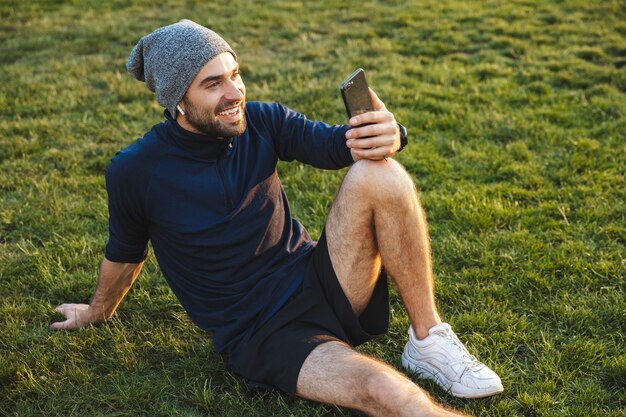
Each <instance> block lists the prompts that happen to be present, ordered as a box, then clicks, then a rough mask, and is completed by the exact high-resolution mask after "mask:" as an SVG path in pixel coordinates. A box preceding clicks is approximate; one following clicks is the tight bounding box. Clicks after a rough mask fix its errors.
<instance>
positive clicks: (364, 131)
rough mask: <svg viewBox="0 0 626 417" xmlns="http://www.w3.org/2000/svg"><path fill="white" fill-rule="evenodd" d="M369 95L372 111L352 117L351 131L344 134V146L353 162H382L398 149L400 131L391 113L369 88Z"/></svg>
mask: <svg viewBox="0 0 626 417" xmlns="http://www.w3.org/2000/svg"><path fill="white" fill-rule="evenodd" d="M369 93H370V98H371V101H372V105H373V107H374V110H373V111H369V112H367V113H362V114H359V115H357V116H354V117H352V118H351V119H350V126H352V129H350V130H348V131H347V132H346V139H347V142H346V144H347V146H348V148H350V152H351V153H352V158H353V159H354V160H355V161H358V160H359V159H371V160H374V161H379V160H383V159H386V158H390V157H392V156H393V155H395V153H396V152H397V151H398V149H400V129H399V128H398V123H396V119H395V117H394V115H393V113H391V112H389V111H388V110H387V108H386V107H385V104H384V103H383V102H382V101H381V100H380V99H379V98H378V96H377V95H376V93H375V92H374V90H372V89H371V88H370V89H369Z"/></svg>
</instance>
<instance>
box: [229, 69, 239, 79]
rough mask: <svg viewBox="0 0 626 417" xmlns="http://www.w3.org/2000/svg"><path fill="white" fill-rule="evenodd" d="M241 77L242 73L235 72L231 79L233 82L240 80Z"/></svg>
mask: <svg viewBox="0 0 626 417" xmlns="http://www.w3.org/2000/svg"><path fill="white" fill-rule="evenodd" d="M239 77H241V71H235V72H233V75H232V77H231V78H232V79H233V80H236V79H237V78H239Z"/></svg>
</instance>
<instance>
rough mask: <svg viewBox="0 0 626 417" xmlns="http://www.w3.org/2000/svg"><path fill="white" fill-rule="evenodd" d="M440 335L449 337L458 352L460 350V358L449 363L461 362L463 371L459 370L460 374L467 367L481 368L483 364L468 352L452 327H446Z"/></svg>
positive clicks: (467, 368) (472, 368)
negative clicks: (463, 366) (463, 367)
mask: <svg viewBox="0 0 626 417" xmlns="http://www.w3.org/2000/svg"><path fill="white" fill-rule="evenodd" d="M442 335H443V336H444V337H445V338H446V339H449V340H450V341H451V342H452V344H453V345H454V346H455V347H456V348H457V349H458V350H459V352H461V359H459V360H458V361H455V362H453V363H452V364H451V365H456V364H457V363H462V364H464V365H465V369H464V371H463V372H461V375H462V374H464V373H465V372H466V371H467V370H469V369H471V370H475V371H478V370H480V369H482V368H483V366H484V365H483V364H482V363H480V362H479V361H478V359H476V356H474V355H472V354H471V353H469V352H468V350H467V348H466V347H465V345H464V344H463V343H462V342H461V341H460V340H459V338H458V337H457V335H456V333H454V332H453V331H452V329H446V330H445V333H444V332H442Z"/></svg>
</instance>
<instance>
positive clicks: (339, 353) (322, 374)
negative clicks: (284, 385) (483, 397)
mask: <svg viewBox="0 0 626 417" xmlns="http://www.w3.org/2000/svg"><path fill="white" fill-rule="evenodd" d="M297 395H299V396H301V397H304V398H308V399H310V400H315V401H320V402H326V403H331V404H337V405H340V406H344V407H349V408H353V409H357V410H360V411H362V412H364V413H366V414H368V415H371V416H386V417H389V416H449V417H452V416H463V414H459V413H456V412H453V411H450V410H446V409H444V408H442V407H440V406H438V405H436V404H435V403H433V402H432V400H431V399H430V397H428V395H427V394H426V393H424V391H422V390H421V389H420V388H419V387H418V386H417V385H415V384H414V383H413V382H411V381H410V380H409V379H408V378H406V377H405V376H404V375H402V374H400V373H399V372H398V371H396V370H395V369H393V368H391V367H390V366H388V365H386V364H384V363H382V362H379V361H377V360H374V359H372V358H370V357H368V356H365V355H363V354H361V353H359V352H357V351H355V350H353V349H352V348H350V347H348V346H346V345H344V344H342V343H340V342H328V343H324V344H322V345H319V346H318V347H317V348H315V350H313V352H312V353H311V354H310V355H309V357H308V358H307V359H306V361H305V362H304V365H303V366H302V369H301V371H300V375H299V376H298V387H297Z"/></svg>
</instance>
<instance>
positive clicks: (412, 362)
mask: <svg viewBox="0 0 626 417" xmlns="http://www.w3.org/2000/svg"><path fill="white" fill-rule="evenodd" d="M402 366H404V367H405V368H407V369H409V370H411V371H413V372H415V373H416V374H417V375H418V376H420V377H421V378H427V379H432V380H433V381H435V382H436V383H437V384H439V385H440V386H441V387H442V388H443V389H445V390H446V391H448V392H450V393H451V394H452V395H454V396H455V397H461V398H481V397H488V396H490V395H494V394H498V393H500V392H502V391H504V388H503V387H502V381H500V377H499V376H498V375H497V374H496V373H495V372H494V371H492V370H491V369H489V367H487V366H486V365H483V364H482V363H480V362H479V361H478V360H477V359H476V357H475V356H474V355H470V353H469V352H468V351H467V348H466V347H465V346H464V345H463V343H461V341H460V340H459V338H458V337H456V334H454V332H453V331H452V328H451V327H450V325H449V324H448V323H441V324H438V325H436V326H433V327H431V328H430V329H429V330H428V336H427V337H426V338H424V339H423V340H418V339H417V337H415V333H414V332H413V328H412V327H409V341H408V342H407V344H406V346H405V347H404V352H403V353H402Z"/></svg>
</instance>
